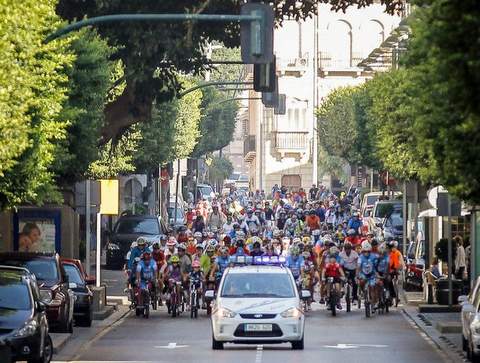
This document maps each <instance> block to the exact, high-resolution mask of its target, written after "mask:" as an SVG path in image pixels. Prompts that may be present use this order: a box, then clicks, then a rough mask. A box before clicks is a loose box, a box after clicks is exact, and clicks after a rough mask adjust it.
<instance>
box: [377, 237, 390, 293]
mask: <svg viewBox="0 0 480 363" xmlns="http://www.w3.org/2000/svg"><path fill="white" fill-rule="evenodd" d="M377 256H378V257H377V266H376V270H377V275H378V281H377V287H378V294H379V295H378V296H380V293H381V291H382V290H381V289H382V288H383V286H386V287H387V288H388V286H389V283H390V274H389V265H390V256H389V255H388V252H387V248H386V245H385V243H382V244H381V245H380V246H378V249H377Z"/></svg>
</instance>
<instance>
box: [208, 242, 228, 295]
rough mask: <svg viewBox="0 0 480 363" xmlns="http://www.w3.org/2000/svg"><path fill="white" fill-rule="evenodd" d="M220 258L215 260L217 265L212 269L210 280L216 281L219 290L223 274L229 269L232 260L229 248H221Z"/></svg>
mask: <svg viewBox="0 0 480 363" xmlns="http://www.w3.org/2000/svg"><path fill="white" fill-rule="evenodd" d="M219 252H220V256H218V257H217V258H216V259H215V263H214V264H213V266H212V268H211V269H210V280H215V285H216V287H217V288H218V284H219V283H220V279H221V278H222V275H223V272H224V271H225V269H226V268H227V267H228V265H229V263H230V260H229V256H228V248H227V247H221V248H220V250H219Z"/></svg>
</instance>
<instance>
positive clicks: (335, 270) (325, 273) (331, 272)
mask: <svg viewBox="0 0 480 363" xmlns="http://www.w3.org/2000/svg"><path fill="white" fill-rule="evenodd" d="M334 249H336V247H332V248H331V249H330V250H331V252H330V253H329V254H328V262H327V263H326V264H325V268H324V269H323V270H322V282H323V283H324V284H325V283H326V281H327V278H329V277H333V279H334V280H333V282H334V285H333V286H334V288H335V290H336V291H337V293H338V295H340V291H341V290H340V283H341V281H342V280H344V279H345V273H344V272H343V269H342V266H341V265H340V264H339V263H338V262H337V255H336V253H335V252H336V251H335V250H334ZM327 309H330V306H328V307H327ZM337 309H338V310H341V309H342V304H341V303H340V299H338V301H337Z"/></svg>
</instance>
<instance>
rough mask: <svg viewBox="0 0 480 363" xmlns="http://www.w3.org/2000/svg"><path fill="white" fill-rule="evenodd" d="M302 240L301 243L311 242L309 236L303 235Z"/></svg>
mask: <svg viewBox="0 0 480 363" xmlns="http://www.w3.org/2000/svg"><path fill="white" fill-rule="evenodd" d="M302 241H303V243H305V244H308V243H310V242H311V239H310V237H309V236H303V238H302Z"/></svg>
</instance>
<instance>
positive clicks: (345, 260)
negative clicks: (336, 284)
mask: <svg viewBox="0 0 480 363" xmlns="http://www.w3.org/2000/svg"><path fill="white" fill-rule="evenodd" d="M340 259H341V264H342V267H343V271H344V272H345V276H346V278H347V279H348V280H349V281H350V283H351V285H352V300H357V299H358V294H357V290H358V286H357V281H356V278H355V276H356V273H357V265H358V253H357V252H355V251H354V250H353V248H352V244H351V243H350V242H345V244H344V245H343V251H342V252H340Z"/></svg>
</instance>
